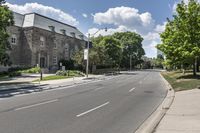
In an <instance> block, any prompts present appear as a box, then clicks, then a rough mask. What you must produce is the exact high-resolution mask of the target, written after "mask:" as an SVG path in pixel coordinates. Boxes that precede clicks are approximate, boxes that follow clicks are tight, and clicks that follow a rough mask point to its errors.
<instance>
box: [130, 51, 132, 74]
mask: <svg viewBox="0 0 200 133" xmlns="http://www.w3.org/2000/svg"><path fill="white" fill-rule="evenodd" d="M131 70H132V55H130V71H131Z"/></svg>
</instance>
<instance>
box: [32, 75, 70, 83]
mask: <svg viewBox="0 0 200 133" xmlns="http://www.w3.org/2000/svg"><path fill="white" fill-rule="evenodd" d="M67 78H72V76H59V75H51V76H47V77H43V78H42V81H48V80H59V79H67ZM37 81H39V79H37V80H34V81H33V82H37Z"/></svg>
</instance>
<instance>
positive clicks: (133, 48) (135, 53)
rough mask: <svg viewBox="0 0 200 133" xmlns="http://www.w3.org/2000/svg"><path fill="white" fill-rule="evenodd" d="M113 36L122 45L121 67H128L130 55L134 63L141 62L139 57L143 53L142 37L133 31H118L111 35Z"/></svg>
mask: <svg viewBox="0 0 200 133" xmlns="http://www.w3.org/2000/svg"><path fill="white" fill-rule="evenodd" d="M113 37H114V38H116V39H118V40H119V41H120V44H121V46H122V51H123V52H122V62H121V66H122V67H126V68H127V67H129V65H130V64H129V62H130V56H132V58H131V59H132V62H133V63H134V65H137V64H140V63H141V61H142V60H141V57H142V56H143V55H145V52H144V49H143V48H142V41H143V38H142V37H141V36H140V35H139V34H137V33H135V32H120V33H115V34H114V35H113Z"/></svg>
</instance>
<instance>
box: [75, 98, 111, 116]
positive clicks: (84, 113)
mask: <svg viewBox="0 0 200 133" xmlns="http://www.w3.org/2000/svg"><path fill="white" fill-rule="evenodd" d="M109 103H110V102H106V103H104V104H102V105H100V106H97V107H95V108H93V109H90V110H88V111H86V112H83V113H81V114H79V115H76V117H81V116H83V115H86V114H88V113H90V112H92V111H94V110H97V109H99V108H102V107H103V106H106V105H108V104H109Z"/></svg>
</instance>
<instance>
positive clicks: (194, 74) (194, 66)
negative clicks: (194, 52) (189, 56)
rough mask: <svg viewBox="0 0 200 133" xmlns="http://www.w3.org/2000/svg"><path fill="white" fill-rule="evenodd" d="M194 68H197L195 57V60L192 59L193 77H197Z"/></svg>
mask: <svg viewBox="0 0 200 133" xmlns="http://www.w3.org/2000/svg"><path fill="white" fill-rule="evenodd" d="M196 66H197V63H196V57H195V59H194V64H193V76H196V75H197V73H196V70H197V69H196Z"/></svg>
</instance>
